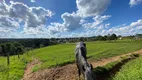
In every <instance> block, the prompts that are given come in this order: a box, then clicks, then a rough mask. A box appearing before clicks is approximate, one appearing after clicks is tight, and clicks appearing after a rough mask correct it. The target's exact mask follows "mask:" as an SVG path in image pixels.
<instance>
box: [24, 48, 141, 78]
mask: <svg viewBox="0 0 142 80" xmlns="http://www.w3.org/2000/svg"><path fill="white" fill-rule="evenodd" d="M132 53H133V54H142V50H139V51H136V52H132ZM132 53H127V54H123V55H119V56H115V57H111V58H107V59H101V60H99V61H96V60H89V63H91V64H92V65H93V68H95V67H97V66H104V65H106V64H108V63H111V62H114V61H118V60H120V58H121V57H125V56H127V55H131V54H132ZM40 63H41V62H39V61H38V60H33V61H32V62H31V63H29V64H28V65H27V68H26V70H25V74H24V77H23V79H22V80H77V77H78V76H77V67H76V64H75V63H73V64H67V65H65V66H62V67H56V68H51V69H44V70H40V71H37V72H33V73H32V68H33V67H34V66H35V65H37V64H40Z"/></svg>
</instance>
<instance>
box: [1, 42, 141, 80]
mask: <svg viewBox="0 0 142 80" xmlns="http://www.w3.org/2000/svg"><path fill="white" fill-rule="evenodd" d="M86 44H87V52H88V54H87V56H88V57H90V59H101V58H108V57H112V56H116V55H120V54H124V53H128V52H133V51H136V50H139V49H142V41H128V40H127V41H113V42H87V43H86ZM74 49H75V44H73V43H72V44H59V45H54V46H49V47H44V48H40V49H35V50H33V51H30V52H28V54H27V53H26V54H24V55H21V58H20V59H18V58H17V56H12V57H11V64H10V66H9V67H8V66H7V65H6V58H4V57H0V80H1V79H2V80H6V79H7V76H8V72H9V76H10V77H9V78H11V79H13V80H19V79H20V78H21V77H22V76H23V73H24V69H25V67H26V64H27V62H29V61H31V60H32V59H34V58H36V59H39V60H40V61H41V62H42V64H41V65H40V66H36V67H35V69H33V70H34V71H37V70H39V69H44V68H50V67H53V66H57V65H64V64H67V63H70V62H73V61H74V59H75V57H74ZM15 57H16V59H14V58H15Z"/></svg>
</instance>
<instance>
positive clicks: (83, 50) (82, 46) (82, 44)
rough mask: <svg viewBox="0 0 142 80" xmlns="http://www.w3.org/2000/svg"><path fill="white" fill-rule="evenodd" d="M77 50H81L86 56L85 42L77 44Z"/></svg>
mask: <svg viewBox="0 0 142 80" xmlns="http://www.w3.org/2000/svg"><path fill="white" fill-rule="evenodd" d="M76 49H78V50H79V49H81V51H82V52H84V53H85V54H86V44H85V43H84V42H78V43H77V44H76Z"/></svg>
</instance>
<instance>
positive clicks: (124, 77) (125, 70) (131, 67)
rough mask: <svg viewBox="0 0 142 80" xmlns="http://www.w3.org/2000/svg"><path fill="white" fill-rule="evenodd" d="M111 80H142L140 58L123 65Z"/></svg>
mask: <svg viewBox="0 0 142 80" xmlns="http://www.w3.org/2000/svg"><path fill="white" fill-rule="evenodd" d="M113 80H142V56H141V57H139V58H137V59H135V60H133V61H130V62H128V63H127V64H125V65H124V66H123V67H122V68H121V70H120V71H119V72H118V73H117V74H116V75H115V77H114V78H113Z"/></svg>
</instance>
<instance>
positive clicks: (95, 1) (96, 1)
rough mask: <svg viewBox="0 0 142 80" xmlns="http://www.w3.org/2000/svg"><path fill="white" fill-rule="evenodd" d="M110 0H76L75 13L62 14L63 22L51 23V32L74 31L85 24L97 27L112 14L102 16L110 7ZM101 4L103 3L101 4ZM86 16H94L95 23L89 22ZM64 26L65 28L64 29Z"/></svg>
mask: <svg viewBox="0 0 142 80" xmlns="http://www.w3.org/2000/svg"><path fill="white" fill-rule="evenodd" d="M109 3H110V0H89V1H88V0H76V4H77V8H78V10H77V11H76V12H73V13H68V12H65V13H63V14H62V15H61V18H62V20H63V23H54V25H53V24H51V25H49V26H48V27H50V31H51V33H58V32H63V31H64V32H65V31H74V30H77V29H79V28H81V27H83V26H88V27H95V26H98V25H100V24H101V23H103V21H104V20H107V19H108V18H109V17H111V16H110V15H107V16H106V15H105V16H100V15H101V14H102V13H103V12H104V11H105V10H106V9H107V7H108V5H109ZM100 4H101V5H100ZM86 17H94V18H93V19H94V21H95V22H93V23H87V21H86V20H85V18H86ZM63 28H65V29H64V30H63Z"/></svg>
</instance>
